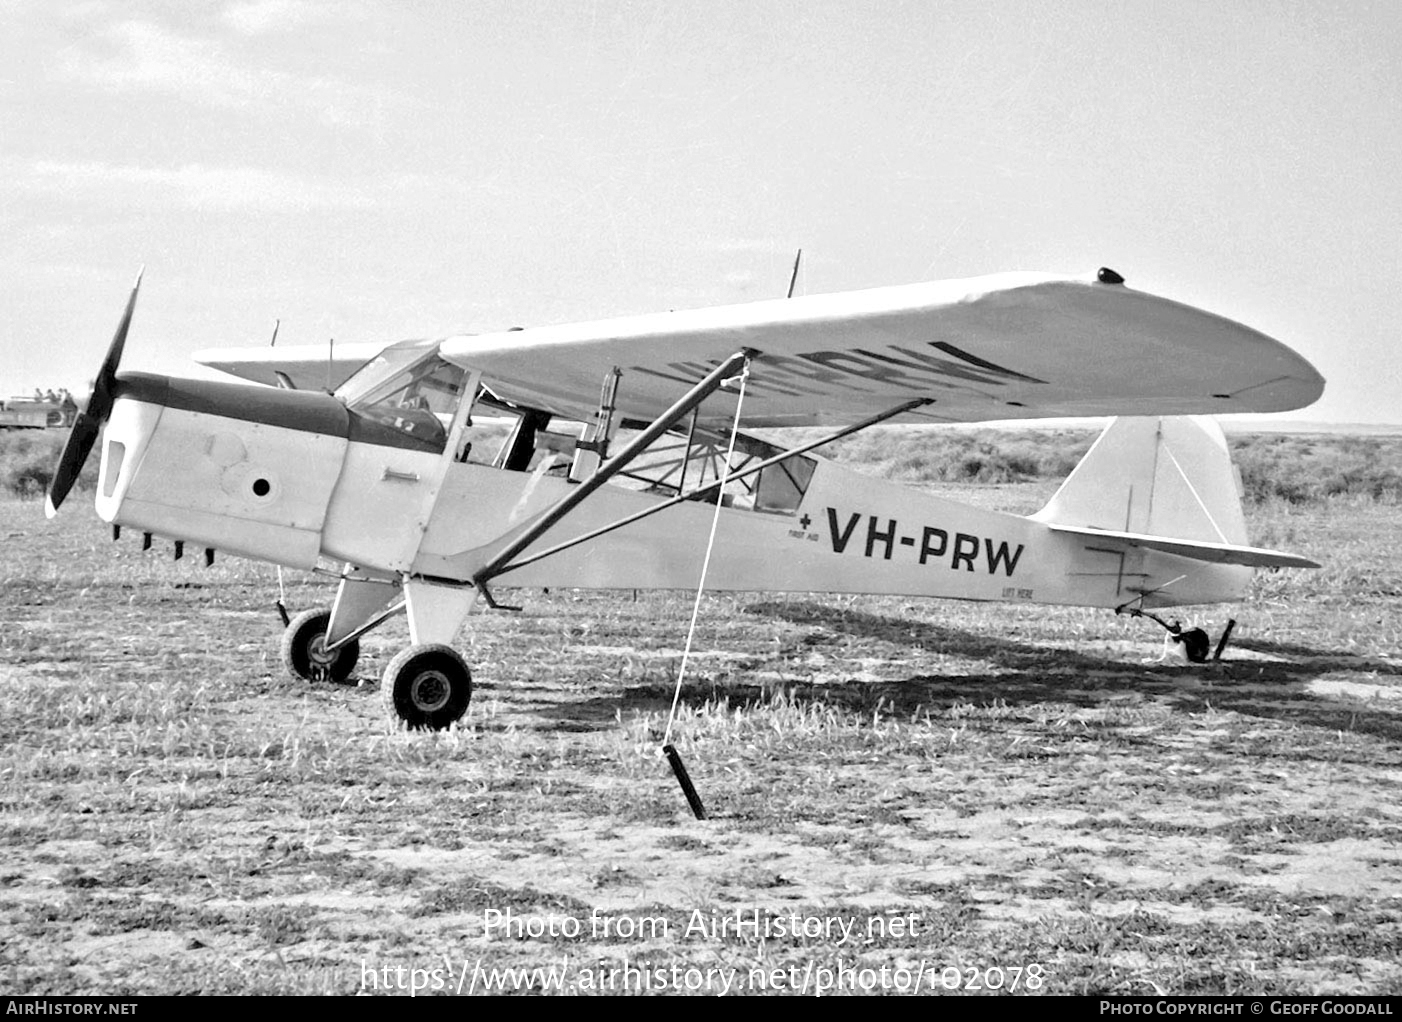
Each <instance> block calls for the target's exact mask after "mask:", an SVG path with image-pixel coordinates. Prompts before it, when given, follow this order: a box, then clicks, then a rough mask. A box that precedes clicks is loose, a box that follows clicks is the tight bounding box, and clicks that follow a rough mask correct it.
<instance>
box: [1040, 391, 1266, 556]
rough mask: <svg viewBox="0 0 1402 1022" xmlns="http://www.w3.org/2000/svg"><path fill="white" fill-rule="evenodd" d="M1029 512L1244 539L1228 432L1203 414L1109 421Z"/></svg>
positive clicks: (1071, 521) (1066, 520)
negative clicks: (1043, 502) (1062, 478)
mask: <svg viewBox="0 0 1402 1022" xmlns="http://www.w3.org/2000/svg"><path fill="white" fill-rule="evenodd" d="M1033 517H1035V518H1036V519H1037V520H1038V521H1041V522H1045V523H1047V524H1048V525H1069V526H1072V527H1080V528H1089V529H1104V530H1108V531H1115V532H1134V533H1139V534H1142V535H1150V536H1172V537H1174V538H1176V539H1189V540H1193V539H1196V540H1202V541H1204V542H1207V543H1230V544H1237V545H1240V544H1244V543H1245V542H1246V519H1245V518H1244V517H1243V515H1242V511H1241V493H1240V489H1239V484H1238V481H1237V475H1236V469H1235V468H1234V467H1233V466H1232V459H1231V454H1230V453H1229V451H1228V450H1227V438H1226V437H1225V436H1223V435H1222V427H1220V426H1218V425H1217V423H1216V422H1215V421H1214V420H1212V419H1209V418H1205V417H1202V416H1195V417H1192V418H1187V417H1179V418H1162V419H1144V418H1120V419H1114V420H1113V421H1111V423H1110V425H1109V426H1107V427H1106V428H1105V432H1103V433H1101V434H1100V439H1098V440H1096V442H1095V444H1094V446H1092V447H1091V449H1090V451H1089V452H1088V453H1087V454H1086V456H1085V457H1084V458H1083V459H1081V463H1080V464H1079V465H1077V466H1076V468H1075V469H1074V470H1073V471H1072V472H1071V474H1070V475H1069V476H1067V478H1066V481H1065V482H1064V483H1062V484H1061V489H1059V490H1057V491H1056V495H1055V496H1054V497H1052V499H1051V501H1050V502H1049V503H1048V504H1047V506H1046V507H1045V508H1043V509H1042V510H1041V511H1040V512H1039V513H1038V514H1036V515H1034V516H1033Z"/></svg>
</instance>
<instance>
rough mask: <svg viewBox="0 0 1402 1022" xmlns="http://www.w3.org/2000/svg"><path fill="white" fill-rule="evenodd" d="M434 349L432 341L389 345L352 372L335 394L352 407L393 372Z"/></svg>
mask: <svg viewBox="0 0 1402 1022" xmlns="http://www.w3.org/2000/svg"><path fill="white" fill-rule="evenodd" d="M435 347H436V345H435V344H434V342H432V341H400V342H398V343H397V344H391V345H390V346H389V347H387V348H385V350H384V351H382V352H380V353H379V354H378V355H376V356H375V357H374V358H372V359H371V360H370V361H369V362H366V363H365V364H364V365H363V366H361V367H360V368H359V369H357V370H356V371H355V372H353V373H352V374H351V375H350V377H349V378H348V379H347V380H346V381H345V382H344V383H342V384H341V385H340V386H339V387H338V388H336V394H337V396H338V397H340V398H341V400H343V401H345V403H346V404H347V405H350V406H352V407H354V406H356V405H357V404H359V403H361V402H362V401H363V400H364V398H365V395H366V394H367V393H368V392H369V391H371V390H377V389H378V388H379V386H380V384H382V383H383V382H384V381H385V380H386V379H387V378H388V377H390V376H391V375H393V374H394V372H395V370H397V369H402V368H403V367H405V366H407V365H410V364H412V363H413V362H416V361H418V360H419V359H421V358H423V357H424V356H425V354H426V353H427V352H428V351H430V350H433V349H435Z"/></svg>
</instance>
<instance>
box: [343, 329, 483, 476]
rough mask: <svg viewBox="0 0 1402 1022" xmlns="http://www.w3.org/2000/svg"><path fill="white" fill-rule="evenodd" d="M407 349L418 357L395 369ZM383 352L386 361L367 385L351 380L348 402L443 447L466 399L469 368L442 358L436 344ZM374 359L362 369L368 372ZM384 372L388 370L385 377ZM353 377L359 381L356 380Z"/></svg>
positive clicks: (368, 416)
mask: <svg viewBox="0 0 1402 1022" xmlns="http://www.w3.org/2000/svg"><path fill="white" fill-rule="evenodd" d="M405 354H408V355H411V356H414V357H416V358H417V361H414V362H411V364H410V365H408V366H406V367H405V368H403V369H401V370H399V371H398V372H393V369H392V367H393V365H394V364H395V362H396V356H403V355H405ZM379 358H383V359H385V362H384V364H383V365H382V366H381V367H380V371H379V372H378V373H376V374H375V379H373V380H368V379H367V381H366V385H365V386H364V387H363V388H359V387H354V388H353V387H351V386H349V385H348V387H347V393H346V395H345V396H346V404H347V406H348V407H349V408H350V410H351V411H352V412H356V413H358V414H360V415H362V416H364V417H365V418H366V419H369V420H371V421H372V422H376V423H379V424H380V425H383V426H389V427H391V428H393V429H395V430H397V431H398V432H400V433H403V434H406V435H407V436H409V437H411V438H413V439H414V440H416V441H419V442H421V443H422V444H424V445H425V446H427V447H430V448H432V449H434V450H439V451H441V450H442V449H443V445H444V444H445V443H446V442H447V439H448V427H449V426H450V425H451V424H452V421H453V414H454V413H455V412H456V411H457V409H458V404H459V403H460V402H461V400H462V391H463V382H464V379H465V377H466V375H467V373H466V371H465V370H464V369H463V368H462V367H460V366H455V365H452V364H450V363H448V362H445V361H443V359H441V358H439V357H438V354H437V352H436V350H430V351H428V352H425V351H424V350H423V348H417V349H411V350H409V351H407V352H405V351H404V350H402V349H401V350H389V351H385V352H382V353H381V355H380V356H379ZM376 361H379V359H376ZM373 364H374V363H372V364H371V366H366V369H365V370H362V371H361V372H362V373H365V372H366V370H369V369H370V368H371V367H372V366H373ZM385 372H389V374H390V375H389V376H388V377H386V376H385V375H384V373H385ZM357 375H360V374H357ZM350 383H351V384H355V383H356V380H355V379H352V380H351V381H350ZM353 391H358V392H359V393H354V392H353Z"/></svg>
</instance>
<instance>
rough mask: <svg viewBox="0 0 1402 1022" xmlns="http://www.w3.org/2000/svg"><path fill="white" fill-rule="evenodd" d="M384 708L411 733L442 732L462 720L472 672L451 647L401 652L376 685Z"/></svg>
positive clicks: (427, 646) (465, 709)
mask: <svg viewBox="0 0 1402 1022" xmlns="http://www.w3.org/2000/svg"><path fill="white" fill-rule="evenodd" d="M380 693H381V696H382V698H383V699H384V701H385V708H386V709H388V710H389V712H390V713H392V714H394V715H395V716H396V717H398V718H399V719H400V720H402V721H404V723H405V724H407V725H408V726H409V727H410V728H411V729H412V730H415V731H442V730H444V729H445V728H448V727H451V726H452V725H453V724H454V723H455V722H456V721H458V720H461V719H462V715H463V714H464V713H466V712H467V704H468V703H470V702H471V701H472V672H471V671H469V670H468V669H467V664H466V663H465V662H464V661H463V658H462V657H460V656H458V654H457V651H456V650H454V649H453V648H452V647H451V646H444V645H441V644H438V643H433V644H428V645H419V646H410V647H409V648H408V649H406V650H401V651H400V652H399V653H398V654H397V655H396V656H395V658H394V659H393V660H391V661H390V662H389V665H388V666H387V667H386V668H385V674H384V679H383V680H382V681H381V682H380Z"/></svg>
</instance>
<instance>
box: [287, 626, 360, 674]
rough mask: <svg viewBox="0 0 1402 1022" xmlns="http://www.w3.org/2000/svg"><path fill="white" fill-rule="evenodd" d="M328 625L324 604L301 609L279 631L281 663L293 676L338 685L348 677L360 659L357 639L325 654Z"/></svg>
mask: <svg viewBox="0 0 1402 1022" xmlns="http://www.w3.org/2000/svg"><path fill="white" fill-rule="evenodd" d="M330 627H331V612H330V611H329V610H327V609H326V608H324V607H314V608H312V609H311V610H304V611H302V613H300V614H298V615H297V616H296V617H294V618H293V619H292V620H291V622H289V623H288V625H287V628H286V629H285V630H284V631H283V633H282V662H283V663H284V664H286V665H287V669H288V670H289V671H291V672H292V674H293V675H294V676H295V677H298V678H304V679H306V680H307V681H334V682H335V683H336V684H338V685H342V684H345V682H346V680H347V679H348V678H349V677H350V676H351V672H352V671H354V670H355V662H356V661H357V660H359V659H360V642H359V641H358V640H355V639H352V640H351V641H350V642H347V643H346V644H345V645H343V646H338V647H336V649H334V650H332V651H331V652H329V653H328V652H327V651H326V632H327V630H328V629H329V628H330Z"/></svg>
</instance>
